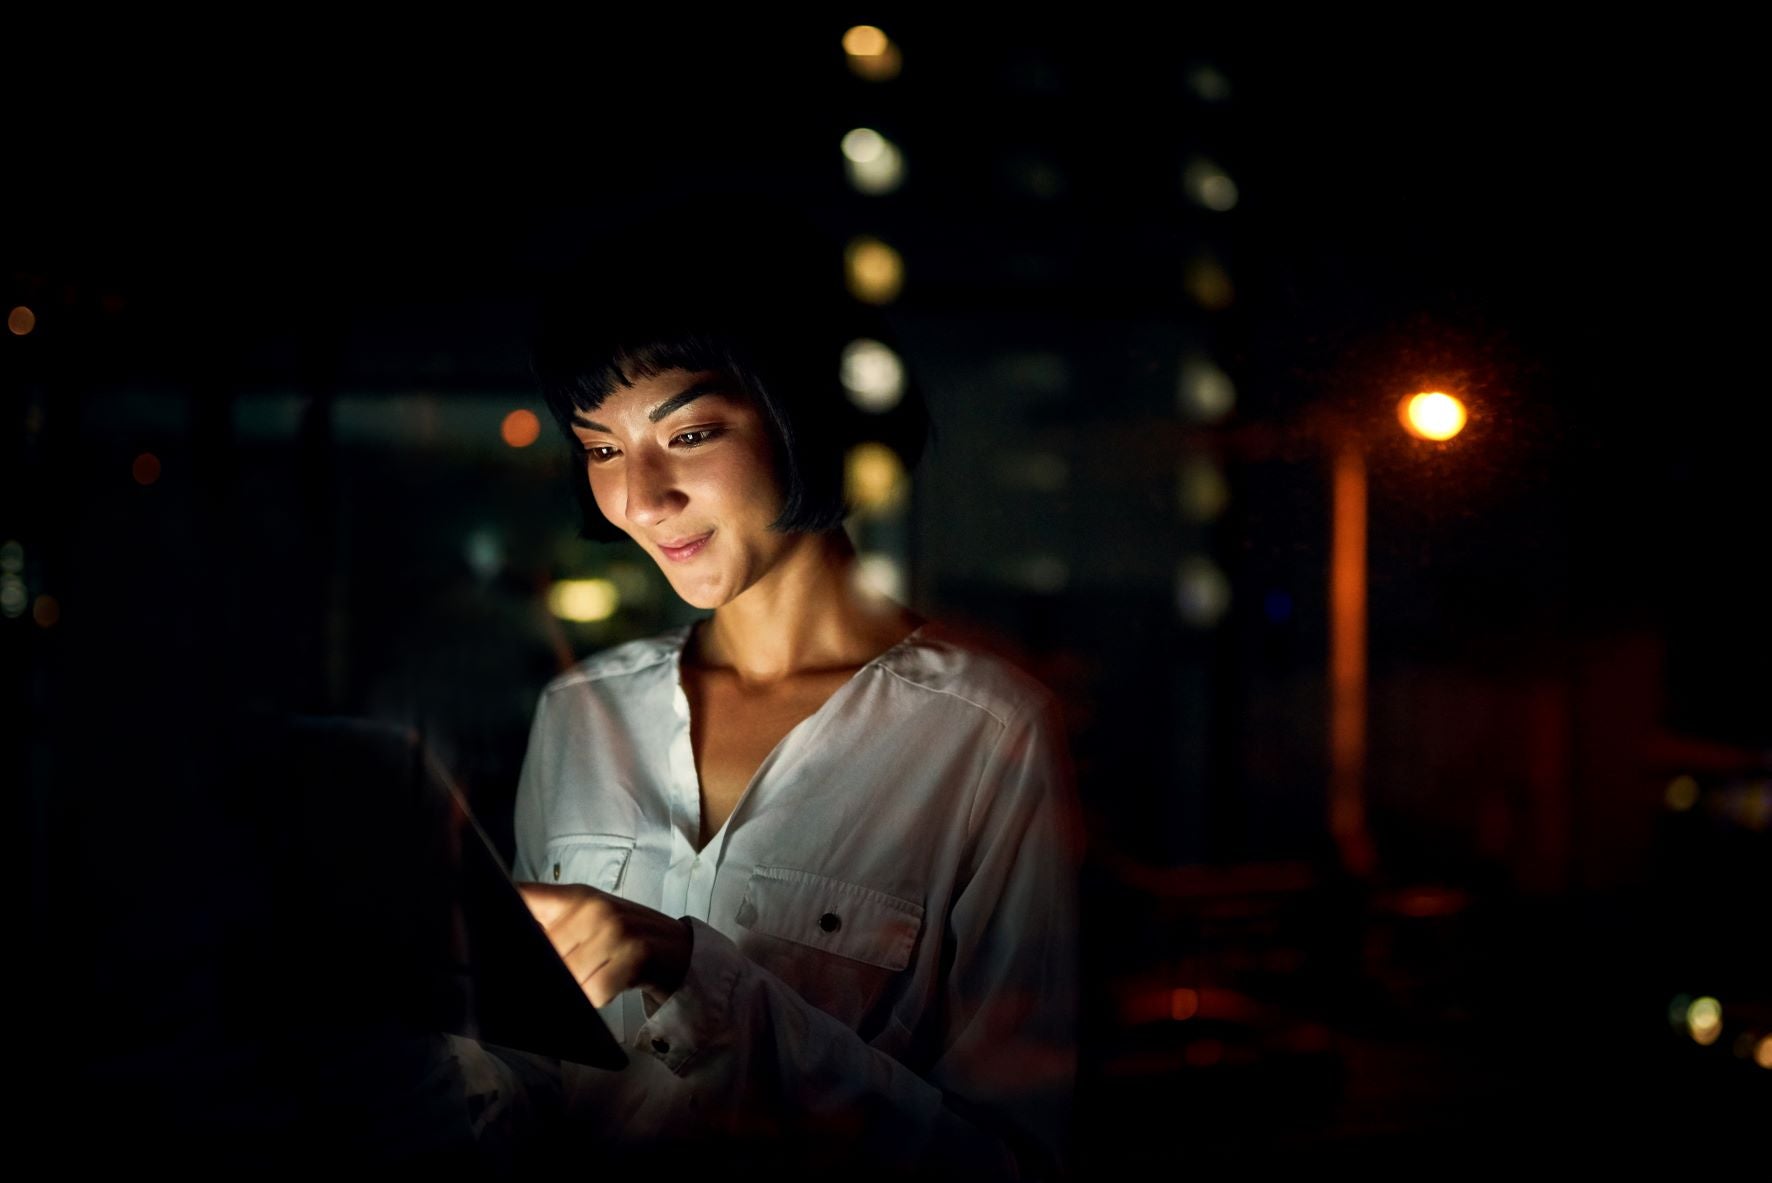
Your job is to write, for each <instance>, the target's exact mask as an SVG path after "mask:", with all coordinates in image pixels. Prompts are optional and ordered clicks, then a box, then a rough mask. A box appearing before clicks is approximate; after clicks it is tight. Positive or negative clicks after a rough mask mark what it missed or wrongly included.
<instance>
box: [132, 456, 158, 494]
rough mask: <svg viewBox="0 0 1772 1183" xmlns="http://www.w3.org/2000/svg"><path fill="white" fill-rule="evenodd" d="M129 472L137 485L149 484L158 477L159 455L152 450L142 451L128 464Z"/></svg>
mask: <svg viewBox="0 0 1772 1183" xmlns="http://www.w3.org/2000/svg"><path fill="white" fill-rule="evenodd" d="M129 474H130V475H131V476H133V477H134V478H135V483H136V484H138V485H144V486H145V485H151V484H153V483H154V482H155V481H157V480H159V479H160V457H158V456H156V455H154V454H153V453H152V452H143V453H142V454H141V455H139V456H137V457H136V458H135V462H134V463H133V464H131V465H130V466H129Z"/></svg>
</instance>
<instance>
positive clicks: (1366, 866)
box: [1329, 390, 1466, 879]
mask: <svg viewBox="0 0 1772 1183" xmlns="http://www.w3.org/2000/svg"><path fill="white" fill-rule="evenodd" d="M1397 417H1398V419H1399V420H1400V421H1401V422H1402V424H1403V427H1404V429H1405V430H1407V431H1408V432H1409V433H1410V434H1411V435H1413V436H1415V437H1416V438H1418V439H1424V440H1434V441H1444V440H1449V439H1451V438H1452V437H1453V436H1455V435H1457V434H1458V433H1459V432H1460V431H1462V430H1464V424H1465V421H1466V414H1465V409H1464V404H1463V403H1461V402H1459V401H1458V399H1456V398H1454V397H1453V396H1451V395H1449V394H1446V393H1445V392H1443V391H1437V390H1436V391H1424V392H1422V393H1420V394H1414V395H1410V396H1408V397H1406V398H1404V399H1403V400H1402V401H1401V402H1400V403H1398V405H1397ZM1330 490H1331V492H1330V529H1329V833H1330V836H1331V837H1332V838H1333V839H1334V841H1335V845H1336V848H1337V850H1338V851H1339V852H1340V855H1341V863H1342V866H1343V867H1344V868H1345V869H1346V870H1347V871H1348V873H1349V874H1351V875H1353V876H1355V877H1356V878H1360V879H1365V878H1368V877H1369V876H1370V875H1371V874H1372V872H1373V870H1374V868H1375V867H1376V865H1377V857H1376V852H1375V850H1374V848H1373V845H1372V834H1371V831H1370V829H1369V827H1368V825H1367V820H1366V699H1367V689H1366V685H1367V660H1366V659H1367V641H1366V611H1367V608H1366V600H1367V591H1366V582H1367V580H1366V572H1367V566H1368V563H1367V555H1366V524H1367V521H1368V513H1367V508H1366V450H1365V445H1364V442H1363V440H1362V438H1361V436H1360V435H1359V433H1358V432H1355V431H1343V432H1340V433H1338V436H1337V438H1336V440H1335V443H1334V458H1333V461H1332V464H1331V470H1330Z"/></svg>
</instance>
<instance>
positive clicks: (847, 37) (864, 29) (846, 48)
mask: <svg viewBox="0 0 1772 1183" xmlns="http://www.w3.org/2000/svg"><path fill="white" fill-rule="evenodd" d="M891 44H892V42H891V40H890V39H888V38H887V36H886V34H885V33H882V32H881V31H880V30H879V29H876V28H875V27H874V26H873V25H856V26H855V27H854V28H853V29H850V30H849V31H848V32H847V33H845V34H843V52H844V53H846V54H848V55H849V56H850V57H857V58H871V57H879V56H880V55H881V54H883V53H885V52H886V47H887V46H888V45H891Z"/></svg>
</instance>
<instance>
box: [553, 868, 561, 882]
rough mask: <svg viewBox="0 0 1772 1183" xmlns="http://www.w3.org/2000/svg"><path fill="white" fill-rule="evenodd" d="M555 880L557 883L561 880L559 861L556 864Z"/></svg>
mask: <svg viewBox="0 0 1772 1183" xmlns="http://www.w3.org/2000/svg"><path fill="white" fill-rule="evenodd" d="M554 882H555V883H558V882H560V864H559V863H555V864H554Z"/></svg>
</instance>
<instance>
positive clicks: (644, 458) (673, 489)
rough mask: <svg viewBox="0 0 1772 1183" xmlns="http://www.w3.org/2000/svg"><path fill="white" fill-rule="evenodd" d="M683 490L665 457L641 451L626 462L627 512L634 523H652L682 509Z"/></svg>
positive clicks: (650, 524) (637, 524) (684, 499)
mask: <svg viewBox="0 0 1772 1183" xmlns="http://www.w3.org/2000/svg"><path fill="white" fill-rule="evenodd" d="M686 500H687V498H686V497H684V495H683V491H682V490H681V489H679V488H677V484H676V480H675V477H674V474H673V473H672V471H671V464H670V461H669V459H668V458H666V457H663V456H653V455H649V454H646V453H645V452H644V451H642V452H641V454H639V455H635V456H632V457H631V458H630V459H629V461H628V464H627V515H628V521H630V522H633V523H634V524H635V525H636V526H653V525H656V524H657V523H659V522H662V521H664V520H665V519H666V518H669V517H670V516H671V515H672V514H674V513H676V512H677V511H678V510H679V509H681V508H682V506H683V502H684V501H686Z"/></svg>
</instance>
